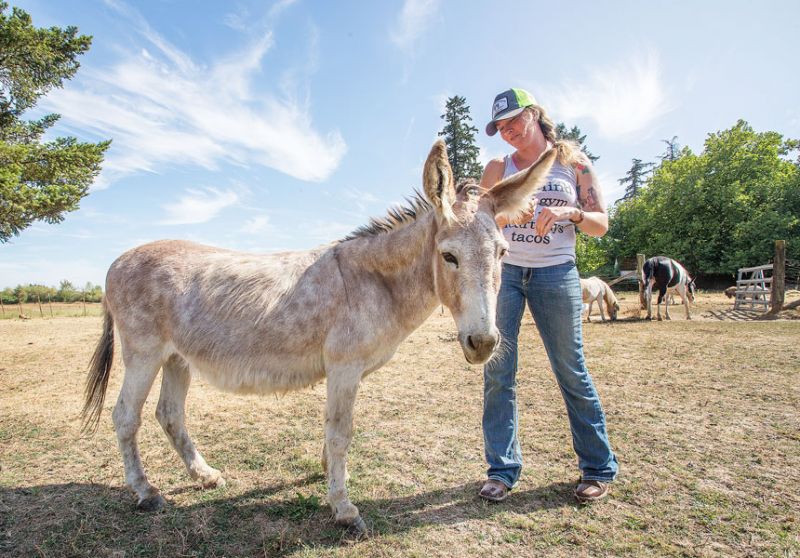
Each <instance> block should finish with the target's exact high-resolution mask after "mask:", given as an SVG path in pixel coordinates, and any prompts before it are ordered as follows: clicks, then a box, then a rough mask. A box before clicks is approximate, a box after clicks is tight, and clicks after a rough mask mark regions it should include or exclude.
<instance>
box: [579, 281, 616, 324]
mask: <svg viewBox="0 0 800 558" xmlns="http://www.w3.org/2000/svg"><path fill="white" fill-rule="evenodd" d="M581 294H582V295H583V303H584V304H587V303H588V305H589V311H588V312H587V313H586V321H587V322H589V321H591V320H590V319H589V316H591V315H592V303H594V302H595V301H597V308H598V309H599V310H600V319H601V320H603V321H606V317H605V315H604V314H603V300H605V303H606V308H608V317H609V318H611V320H612V321H613V320H616V319H617V312H619V302H618V301H617V297H616V296H614V291H612V290H611V287H609V286H608V285H607V284H606V282H605V281H603V280H602V279H600V278H599V277H589V278H588V279H581Z"/></svg>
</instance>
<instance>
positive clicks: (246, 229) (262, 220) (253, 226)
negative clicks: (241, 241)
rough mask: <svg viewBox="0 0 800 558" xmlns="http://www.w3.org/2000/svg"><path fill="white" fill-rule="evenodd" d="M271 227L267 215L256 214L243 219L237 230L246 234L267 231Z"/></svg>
mask: <svg viewBox="0 0 800 558" xmlns="http://www.w3.org/2000/svg"><path fill="white" fill-rule="evenodd" d="M271 228H272V224H271V223H270V222H269V217H268V216H267V215H257V216H255V217H253V218H252V219H248V220H247V221H245V223H244V225H242V228H241V229H239V231H240V232H243V233H246V234H257V233H263V232H265V231H268V230H270V229H271Z"/></svg>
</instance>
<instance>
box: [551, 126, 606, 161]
mask: <svg viewBox="0 0 800 558" xmlns="http://www.w3.org/2000/svg"><path fill="white" fill-rule="evenodd" d="M556 137H557V138H558V139H565V140H572V141H574V142H575V143H577V144H578V145H579V146H580V148H581V151H583V153H584V154H585V155H586V156H587V157H589V160H590V161H591V162H592V164H594V162H595V161H597V160H598V159H599V158H600V156H599V155H593V154H592V152H591V151H589V148H588V147H586V143H585V142H586V134H581V129H580V128H578V127H577V126H573V127H572V128H570V129H569V130H567V126H566V124H564V123H563V122H559V123H558V124H556Z"/></svg>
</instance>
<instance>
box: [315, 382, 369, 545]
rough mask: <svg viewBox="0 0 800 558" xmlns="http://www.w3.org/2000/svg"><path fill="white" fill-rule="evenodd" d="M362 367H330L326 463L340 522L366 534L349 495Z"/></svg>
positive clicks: (333, 502) (338, 522)
mask: <svg viewBox="0 0 800 558" xmlns="http://www.w3.org/2000/svg"><path fill="white" fill-rule="evenodd" d="M361 373H362V371H361V370H355V369H353V368H336V369H332V370H328V385H327V387H328V401H327V405H326V412H325V446H324V450H323V451H324V452H325V459H324V461H325V464H326V472H327V474H328V501H329V503H330V505H331V508H332V509H333V513H334V514H335V517H336V523H337V524H339V525H344V526H347V527H349V528H352V529H353V530H354V531H356V532H357V533H358V534H365V533H366V525H365V524H364V520H363V519H361V516H360V515H359V513H358V508H357V507H355V506H354V505H353V503H352V502H351V501H350V499H349V498H348V496H347V484H346V482H347V450H348V448H349V447H350V441H351V440H352V439H353V405H354V404H355V400H356V393H357V392H358V384H359V382H360V381H361Z"/></svg>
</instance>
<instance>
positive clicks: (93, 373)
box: [81, 304, 114, 435]
mask: <svg viewBox="0 0 800 558" xmlns="http://www.w3.org/2000/svg"><path fill="white" fill-rule="evenodd" d="M113 362H114V317H113V316H112V315H111V312H109V311H108V308H107V307H106V306H105V304H104V305H103V334H102V335H101V336H100V340H99V341H98V342H97V347H96V348H95V350H94V355H93V356H92V360H91V361H90V362H89V376H88V377H87V378H86V388H85V390H84V396H83V397H84V401H83V410H82V411H81V421H82V422H83V426H82V427H81V432H84V433H89V434H90V435H91V434H94V433H95V432H97V427H98V426H99V425H100V414H101V413H102V412H103V401H105V399H106V389H107V388H108V377H109V376H110V375H111V365H112V364H113Z"/></svg>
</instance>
